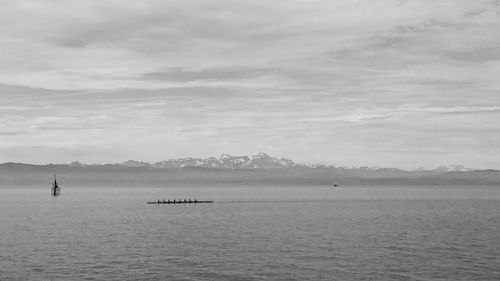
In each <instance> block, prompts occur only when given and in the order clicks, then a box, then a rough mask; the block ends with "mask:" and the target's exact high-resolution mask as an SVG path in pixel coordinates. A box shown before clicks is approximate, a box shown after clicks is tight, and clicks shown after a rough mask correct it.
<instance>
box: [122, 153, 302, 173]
mask: <svg viewBox="0 0 500 281" xmlns="http://www.w3.org/2000/svg"><path fill="white" fill-rule="evenodd" d="M128 162H130V161H127V162H125V163H128ZM125 163H123V164H125ZM140 163H143V162H140ZM126 166H128V167H131V166H130V165H126ZM150 166H151V167H152V168H184V167H204V168H216V169H276V168H286V167H293V166H295V163H294V162H293V161H292V160H289V159H285V158H275V157H271V156H269V155H267V154H265V153H259V154H257V155H253V156H232V155H228V154H222V155H221V156H220V157H219V158H218V159H217V158H215V157H210V158H206V159H202V158H191V157H189V158H177V159H170V160H166V161H160V162H157V163H155V164H151V165H150ZM136 167H137V166H136Z"/></svg>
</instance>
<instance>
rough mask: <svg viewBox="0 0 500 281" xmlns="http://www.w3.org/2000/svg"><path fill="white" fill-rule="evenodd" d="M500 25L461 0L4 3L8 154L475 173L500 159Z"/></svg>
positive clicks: (0, 97) (0, 49) (3, 126)
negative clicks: (230, 156)
mask: <svg viewBox="0 0 500 281" xmlns="http://www.w3.org/2000/svg"><path fill="white" fill-rule="evenodd" d="M499 14H500V7H499V5H498V4H497V3H496V2H491V1H466V0H461V1H426V0H420V1H418V0H409V1H396V0H381V1H368V0H365V1H349V0H337V1H330V0H313V1H300V0H291V1H287V3H286V4H283V3H282V2H279V1H267V0H257V1H229V0H210V1H209V0H196V1H174V0H170V1H160V0H146V1H124V0H120V1H118V0H99V1H97V0H90V1H76V0H65V1H61V0H54V1H43V2H41V1H34V0H33V1H32V0H26V1H13V0H5V1H2V9H1V10H0V64H1V65H2V68H1V69H0V121H1V123H0V131H1V132H4V133H3V135H2V138H1V139H0V150H1V152H2V157H3V159H6V160H10V159H11V158H9V157H21V158H22V157H25V158H26V159H35V158H36V159H38V160H39V161H42V159H43V157H45V156H50V157H56V156H54V155H55V154H57V155H58V156H57V157H59V158H60V159H62V160H65V161H70V160H74V159H66V158H65V156H64V155H65V153H66V154H67V155H72V156H75V155H76V154H75V153H70V151H71V150H72V149H73V150H75V151H76V150H79V151H85V153H78V155H80V156H82V155H83V156H82V157H87V159H96V160H95V161H97V162H98V161H104V162H106V159H104V157H106V156H100V155H101V154H100V152H103V151H106V149H109V150H110V151H113V152H110V153H109V154H106V153H103V155H108V156H109V157H114V158H113V159H110V161H115V160H116V161H118V160H122V159H121V157H123V158H124V159H123V160H125V159H129V158H133V157H132V155H128V154H130V153H135V154H134V155H136V156H137V158H138V159H139V160H141V159H144V160H148V159H151V160H154V161H159V160H163V159H162V158H169V157H170V156H176V157H182V156H184V155H183V153H185V154H188V155H200V156H212V155H218V154H220V153H234V154H245V153H247V154H254V153H257V152H260V150H263V151H265V152H268V153H270V154H277V155H279V156H287V157H290V158H294V159H296V160H297V161H303V162H308V161H316V160H318V159H319V160H320V161H321V162H329V163H332V164H336V165H343V164H359V165H365V164H370V163H372V164H375V165H395V166H413V164H415V165H414V166H425V165H426V163H427V162H426V159H432V161H435V162H438V161H441V163H438V164H447V162H456V163H462V164H465V165H468V166H474V165H475V164H477V165H478V166H480V165H481V163H482V162H484V161H485V160H486V159H487V158H488V157H489V156H490V155H492V154H494V153H497V152H498V151H497V148H496V146H495V144H494V139H495V137H497V136H498V132H497V131H495V130H493V128H492V125H491V124H494V123H495V122H496V121H497V120H498V118H500V117H499V108H498V107H499V105H500V98H499V97H498V94H497V93H498V91H499V90H500V80H499V79H498V77H497V76H498V75H497V73H499V71H500V55H499V52H498V51H497V50H498V46H499V45H500V38H499V37H498V36H492V34H496V32H497V30H498V29H499V28H500V17H499ZM21 131H22V132H23V133H24V135H16V134H13V133H12V132H21ZM436 138H438V140H436ZM434 140H435V141H434ZM34 146H39V147H41V149H39V150H37V152H36V153H34V154H33V155H36V156H33V158H30V156H29V155H31V154H30V147H34ZM24 148H26V152H25V153H24V154H23V152H22V151H23V149H24ZM58 148H60V150H58ZM111 148H113V149H111ZM7 149H9V150H11V151H16V153H10V154H5V153H4V152H5V151H6V150H7ZM12 149H14V150H12ZM58 151H59V152H58ZM120 151H122V152H121V153H120ZM424 151H425V152H426V153H428V154H429V155H423V154H424V153H423V152H424ZM98 152H99V153H98ZM403 152H404V155H405V157H404V159H403V158H401V157H398V156H399V155H400V153H403ZM49 153H50V155H49ZM174 154H175V155H174ZM3 155H10V156H3ZM23 155H24V156H23ZM85 155H87V156H85ZM443 155H446V157H448V158H444V156H443ZM2 157H0V161H1V160H2ZM7 158H9V159H7ZM36 159H35V160H36ZM407 159H412V160H407ZM13 160H15V159H13ZM35 160H33V161H35ZM364 161H366V162H369V163H363V162H364ZM432 161H431V162H432ZM90 162H93V161H90ZM412 162H419V163H412ZM469 162H472V163H469ZM485 163H486V162H485ZM487 163H492V161H487ZM495 165H500V163H497V164H495ZM498 167H500V166H498ZM498 167H497V168H498Z"/></svg>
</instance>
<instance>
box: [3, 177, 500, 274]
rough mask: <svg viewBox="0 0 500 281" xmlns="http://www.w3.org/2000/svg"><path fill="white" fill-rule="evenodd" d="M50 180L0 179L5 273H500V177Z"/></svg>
mask: <svg viewBox="0 0 500 281" xmlns="http://www.w3.org/2000/svg"><path fill="white" fill-rule="evenodd" d="M49 191H50V190H49V188H45V189H41V188H36V189H35V188H32V189H14V188H3V189H0V222H1V224H0V258H1V265H0V279H1V280H500V270H499V268H500V266H499V265H500V259H499V257H500V188H499V187H339V188H327V187H230V188H229V187H226V188H223V187H184V188H138V189H132V188H123V189H117V188H107V187H99V188H77V187H64V186H63V189H62V195H61V196H60V197H51V196H49V195H48V194H49ZM164 198H165V199H173V198H176V199H179V198H180V199H184V198H186V199H187V198H191V199H194V198H197V199H199V200H214V201H215V203H213V204H197V205H194V204H189V205H148V204H146V201H154V200H157V199H164Z"/></svg>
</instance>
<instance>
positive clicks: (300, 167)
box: [0, 153, 500, 187]
mask: <svg viewBox="0 0 500 281" xmlns="http://www.w3.org/2000/svg"><path fill="white" fill-rule="evenodd" d="M53 174H57V178H58V179H60V180H61V181H62V182H64V183H65V184H66V185H74V186H119V187H125V186H130V187H137V186H169V185H172V186H181V185H203V186H207V185H208V186H210V185H235V186H237V185H257V186H258V185H333V184H334V183H338V184H340V185H399V186H401V185H427V186H433V185H462V186H463V185H465V186H474V185H490V186H500V171H498V170H471V169H467V168H464V167H463V166H447V167H444V166H443V167H439V168H437V169H431V170H426V169H414V170H411V171H405V170H401V169H394V168H373V167H357V168H353V167H333V166H324V165H306V164H297V163H294V162H293V161H291V160H289V159H285V158H275V157H271V156H269V155H267V154H265V153H259V154H257V155H253V156H230V155H227V154H223V155H221V156H220V157H219V158H214V157H211V158H206V159H202V158H179V159H172V160H165V161H160V162H157V163H153V164H151V163H146V162H140V161H133V160H129V161H125V162H123V163H117V164H82V163H80V162H72V163H69V164H47V165H31V164H22V163H4V164H0V187H9V186H45V185H46V184H47V182H50V181H51V179H52V175H53Z"/></svg>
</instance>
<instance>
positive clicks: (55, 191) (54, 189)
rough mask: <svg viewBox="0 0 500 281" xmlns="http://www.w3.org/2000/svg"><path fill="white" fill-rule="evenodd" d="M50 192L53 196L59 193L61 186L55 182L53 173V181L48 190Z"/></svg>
mask: <svg viewBox="0 0 500 281" xmlns="http://www.w3.org/2000/svg"><path fill="white" fill-rule="evenodd" d="M50 194H51V195H53V196H58V195H61V187H60V186H59V184H58V183H57V179H56V175H55V174H54V183H52V189H51V190H50Z"/></svg>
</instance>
